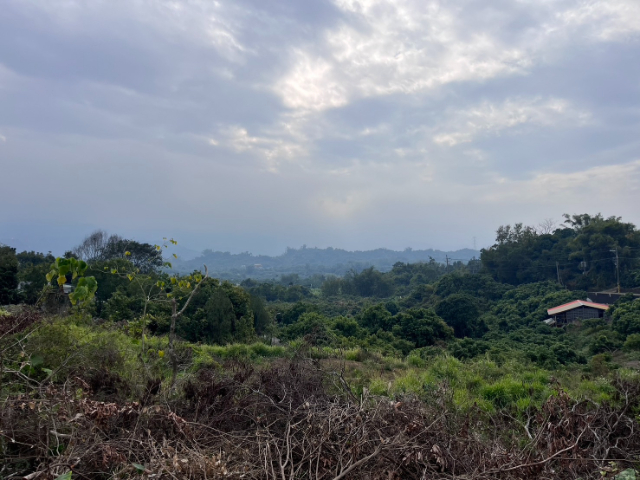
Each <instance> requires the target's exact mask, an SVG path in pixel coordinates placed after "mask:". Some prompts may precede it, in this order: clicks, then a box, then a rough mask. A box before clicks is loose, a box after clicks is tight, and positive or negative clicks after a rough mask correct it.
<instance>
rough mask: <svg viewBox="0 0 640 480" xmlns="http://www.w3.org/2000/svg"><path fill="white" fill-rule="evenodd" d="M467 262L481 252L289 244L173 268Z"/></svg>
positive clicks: (249, 271)
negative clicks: (274, 252) (276, 250)
mask: <svg viewBox="0 0 640 480" xmlns="http://www.w3.org/2000/svg"><path fill="white" fill-rule="evenodd" d="M447 257H448V258H449V262H452V263H453V262H456V261H461V262H464V263H466V262H468V261H469V260H471V259H473V258H479V257H480V251H478V250H473V249H470V248H464V249H461V250H454V251H442V250H433V249H427V250H413V249H410V248H407V249H405V250H402V251H396V250H390V249H387V248H378V249H376V250H365V251H361V250H356V251H348V250H343V249H340V248H332V247H328V248H315V247H314V248H308V247H306V246H303V247H301V248H297V249H296V248H291V247H288V248H287V250H286V251H285V252H284V253H283V254H282V255H278V256H269V255H253V254H251V253H249V252H243V253H236V254H232V253H229V252H215V251H213V250H205V251H204V252H202V255H200V256H199V257H197V258H194V259H189V260H187V259H180V258H178V260H177V261H174V262H173V267H174V269H175V270H178V271H179V272H191V271H193V270H199V269H201V268H202V265H203V264H204V265H207V267H208V268H209V272H210V273H211V274H212V275H213V276H218V277H221V278H229V279H238V278H247V277H252V278H274V277H276V276H278V275H282V274H289V273H297V274H300V275H303V276H310V275H313V274H334V275H344V274H345V273H347V272H348V271H350V270H352V269H355V270H363V269H365V268H368V267H375V268H376V269H377V270H380V271H383V272H385V271H389V270H391V268H392V267H393V264H395V263H397V262H404V263H417V262H428V261H430V260H431V259H433V260H435V261H436V262H439V263H445V262H446V259H447Z"/></svg>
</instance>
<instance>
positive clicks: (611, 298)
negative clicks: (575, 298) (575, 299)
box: [588, 289, 640, 305]
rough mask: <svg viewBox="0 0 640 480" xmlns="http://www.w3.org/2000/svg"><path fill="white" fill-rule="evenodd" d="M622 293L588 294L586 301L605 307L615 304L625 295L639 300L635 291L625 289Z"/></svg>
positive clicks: (639, 296) (639, 295)
mask: <svg viewBox="0 0 640 480" xmlns="http://www.w3.org/2000/svg"><path fill="white" fill-rule="evenodd" d="M623 292H624V293H617V292H589V293H588V295H589V298H588V300H589V301H590V302H596V303H604V304H605V305H611V304H612V303H615V302H617V301H618V300H620V299H621V298H622V297H624V296H625V295H628V294H629V293H631V294H632V295H633V296H634V297H636V298H640V294H639V293H638V292H637V289H625V290H623Z"/></svg>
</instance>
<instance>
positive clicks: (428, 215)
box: [0, 0, 640, 253]
mask: <svg viewBox="0 0 640 480" xmlns="http://www.w3.org/2000/svg"><path fill="white" fill-rule="evenodd" d="M639 8H640V4H639V3H638V2H637V1H636V0H609V1H596V0H548V1H536V0H517V1H515V2H513V1H511V2H510V1H506V0H504V1H503V0H498V1H497V2H472V1H469V0H452V1H446V2H445V1H436V0H426V1H421V0H357V1H356V0H333V1H324V2H286V1H280V0H278V1H273V2H259V1H257V0H237V1H234V2H232V1H229V0H217V1H209V0H192V1H189V2H178V1H171V0H158V1H154V2H149V1H146V0H134V1H128V0H113V1H110V2H81V1H76V0H34V1H31V2H22V1H20V0H7V1H6V2H4V3H3V8H2V9H0V105H2V108H1V109H0V132H1V134H2V135H3V136H4V137H5V138H8V139H10V141H4V142H3V141H2V140H0V145H1V146H2V148H1V149H0V150H1V151H2V152H1V153H0V163H2V165H3V168H4V170H3V173H5V174H6V175H7V177H8V178H12V179H13V181H12V182H11V184H10V185H8V186H6V187H5V188H4V189H0V203H3V204H9V203H11V204H12V205H14V206H15V208H13V209H11V211H8V210H7V209H5V210H3V211H1V212H0V230H6V229H9V228H13V227H10V226H6V225H15V222H14V223H11V224H9V223H7V222H8V221H9V220H11V221H13V220H15V219H18V220H20V221H24V222H36V221H45V220H47V219H50V218H59V204H58V203H56V204H53V203H51V202H48V201H47V199H48V198H49V196H50V191H51V185H52V184H54V185H55V184H64V182H65V181H67V180H68V179H66V177H65V176H67V177H68V172H69V171H73V172H74V175H75V176H76V177H77V186H78V187H77V188H76V189H74V190H73V191H61V192H58V194H59V195H58V196H59V198H58V202H61V203H63V204H68V205H76V204H77V205H76V206H75V207H74V210H73V211H74V216H73V218H70V219H68V220H66V221H68V223H69V225H67V226H68V227H69V232H74V233H69V235H66V233H65V236H71V235H73V236H74V237H75V236H76V233H75V232H79V233H78V234H77V237H79V238H81V237H82V236H83V235H84V234H86V233H88V232H87V231H86V230H82V231H81V232H80V230H81V229H86V228H89V227H91V226H95V227H96V228H97V227H102V228H108V229H110V230H111V231H114V232H118V233H126V234H127V235H131V236H138V235H139V236H142V237H144V235H146V234H149V232H150V231H152V230H153V231H154V232H160V238H161V237H162V236H167V235H169V236H170V235H174V233H173V231H166V230H169V229H176V230H180V231H176V233H175V235H174V236H175V237H177V238H179V239H180V240H181V241H182V243H185V242H186V244H187V245H189V244H190V243H191V242H193V243H194V246H195V248H209V247H214V248H223V249H229V250H234V251H238V250H246V249H249V250H252V251H255V252H262V251H270V252H271V253H280V252H281V251H282V249H283V248H284V246H285V245H296V244H298V245H299V244H302V243H307V244H309V245H312V244H317V245H333V246H343V247H349V248H372V247H378V246H391V247H397V248H404V247H406V246H407V245H411V246H414V247H447V248H448V247H455V246H468V245H469V243H470V241H471V238H472V237H473V236H477V237H478V239H479V240H480V242H479V244H480V245H482V244H483V241H484V240H482V239H483V238H484V239H486V242H490V241H491V240H492V235H493V234H492V231H493V230H494V229H495V227H496V226H497V225H500V224H503V223H507V222H514V221H522V222H525V223H526V222H530V223H533V224H537V223H538V222H539V221H540V220H541V219H544V218H547V217H554V216H555V217H558V216H559V215H560V214H562V213H564V212H565V211H574V212H582V211H592V212H594V211H603V213H605V212H610V214H623V215H626V214H628V215H629V218H628V220H629V221H635V222H637V223H640V217H639V216H638V212H637V209H635V210H634V208H633V206H634V205H636V204H637V203H638V202H640V192H639V191H638V188H637V179H638V166H637V164H636V163H634V161H635V159H637V158H640V142H639V141H638V136H637V131H638V128H640V111H639V110H638V109H637V108H635V107H634V105H638V104H640V89H639V88H638V81H637V79H638V78H640V64H639V63H638V62H637V58H639V56H640V50H639V48H640V44H639V42H638V35H637V34H638V30H639V29H640V27H639V25H640V21H639V19H638V9H639ZM24 185H29V187H30V188H28V189H25V188H24ZM159 186H161V187H159ZM160 188H161V189H160ZM210 198H211V199H213V200H212V201H209V199H210ZM78 199H81V201H78ZM203 199H207V200H206V201H204V200H203ZM140 212H144V214H140ZM625 212H627V213H625ZM16 221H17V220H16ZM154 228H155V230H154ZM74 229H75V230H74ZM161 230H164V231H161ZM181 232H182V233H181ZM185 232H186V233H185ZM145 238H147V237H145ZM465 239H467V240H468V241H467V240H465ZM45 240H46V239H43V241H42V242H43V244H44V243H45ZM69 241H70V242H71V243H72V242H73V240H69ZM465 242H466V243H465ZM486 242H485V243H486ZM70 246H72V245H67V247H70ZM30 248H36V247H34V246H32V247H30ZM42 248H43V249H46V248H48V247H47V246H46V245H43V247H42Z"/></svg>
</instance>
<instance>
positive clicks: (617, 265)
mask: <svg viewBox="0 0 640 480" xmlns="http://www.w3.org/2000/svg"><path fill="white" fill-rule="evenodd" d="M611 252H615V254H616V259H615V263H616V282H617V284H618V293H620V259H619V258H618V245H616V249H615V250H611Z"/></svg>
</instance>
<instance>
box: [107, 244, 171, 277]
mask: <svg viewBox="0 0 640 480" xmlns="http://www.w3.org/2000/svg"><path fill="white" fill-rule="evenodd" d="M99 259H100V260H104V261H109V260H117V259H126V260H128V261H129V262H131V264H132V265H133V267H134V268H137V269H138V270H139V271H140V273H151V272H154V271H157V270H158V269H159V268H160V267H162V265H163V259H162V249H158V248H157V247H156V246H155V245H151V244H149V243H140V242H136V241H135V240H125V239H120V238H118V239H117V240H109V241H108V242H107V244H106V245H105V247H104V249H103V250H102V253H101V255H100V258H99Z"/></svg>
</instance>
